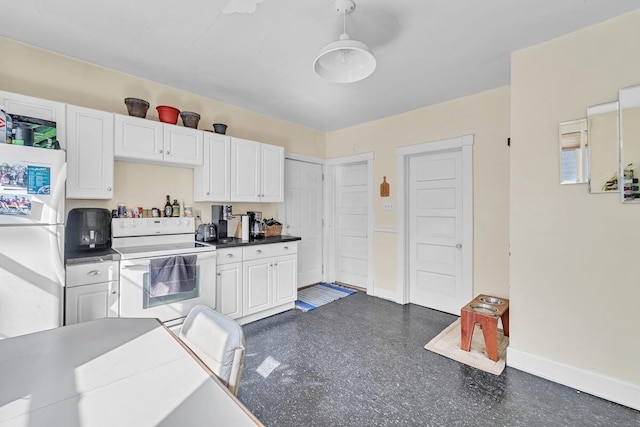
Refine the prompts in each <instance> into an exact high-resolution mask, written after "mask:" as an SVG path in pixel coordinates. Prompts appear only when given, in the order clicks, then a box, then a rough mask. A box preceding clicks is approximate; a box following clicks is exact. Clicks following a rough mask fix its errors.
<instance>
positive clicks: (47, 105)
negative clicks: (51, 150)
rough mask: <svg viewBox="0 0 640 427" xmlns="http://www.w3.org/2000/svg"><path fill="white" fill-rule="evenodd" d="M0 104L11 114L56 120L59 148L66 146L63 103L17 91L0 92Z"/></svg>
mask: <svg viewBox="0 0 640 427" xmlns="http://www.w3.org/2000/svg"><path fill="white" fill-rule="evenodd" d="M0 105H4V107H5V108H6V112H7V113H9V114H11V115H14V114H17V115H20V116H27V117H36V118H38V119H44V120H50V121H52V122H56V137H57V139H58V142H59V143H60V148H62V149H66V148H67V132H66V129H67V128H66V120H65V113H66V108H65V104H63V103H61V102H55V101H49V100H48V99H40V98H33V97H31V96H26V95H19V94H17V93H11V92H0Z"/></svg>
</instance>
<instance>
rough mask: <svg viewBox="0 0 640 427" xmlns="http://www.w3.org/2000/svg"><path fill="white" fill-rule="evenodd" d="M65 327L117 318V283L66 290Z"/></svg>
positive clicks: (97, 284) (104, 283)
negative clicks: (106, 318)
mask: <svg viewBox="0 0 640 427" xmlns="http://www.w3.org/2000/svg"><path fill="white" fill-rule="evenodd" d="M65 309H66V314H65V325H73V324H74V323H80V322H87V321H89V320H94V319H102V318H105V317H118V282H117V281H113V282H102V283H95V284H93V285H84V286H76V287H74V288H67V296H66V304H65Z"/></svg>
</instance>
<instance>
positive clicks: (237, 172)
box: [231, 138, 261, 202]
mask: <svg viewBox="0 0 640 427" xmlns="http://www.w3.org/2000/svg"><path fill="white" fill-rule="evenodd" d="M259 168H260V143H259V142H255V141H249V140H247V139H240V138H231V200H232V201H234V202H259V201H260V189H261V188H260V169H259Z"/></svg>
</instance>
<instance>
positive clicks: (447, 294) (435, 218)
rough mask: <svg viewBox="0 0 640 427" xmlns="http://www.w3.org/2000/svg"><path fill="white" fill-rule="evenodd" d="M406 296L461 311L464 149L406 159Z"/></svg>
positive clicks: (463, 299)
mask: <svg viewBox="0 0 640 427" xmlns="http://www.w3.org/2000/svg"><path fill="white" fill-rule="evenodd" d="M408 195H409V200H408V205H409V218H408V219H409V233H408V235H409V276H410V278H409V295H410V302H412V303H415V304H419V305H422V306H425V307H430V308H434V309H436V310H441V311H444V312H447V313H452V314H459V312H460V308H461V307H462V306H463V305H464V304H466V303H467V302H468V301H466V300H465V299H466V298H467V296H466V292H464V290H463V270H462V251H463V250H464V248H463V247H462V242H463V223H462V213H463V192H462V152H461V151H459V150H458V151H452V152H446V153H435V154H425V155H420V156H414V157H411V158H410V159H409V194H408Z"/></svg>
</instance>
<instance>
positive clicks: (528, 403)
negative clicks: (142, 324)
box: [238, 293, 640, 427]
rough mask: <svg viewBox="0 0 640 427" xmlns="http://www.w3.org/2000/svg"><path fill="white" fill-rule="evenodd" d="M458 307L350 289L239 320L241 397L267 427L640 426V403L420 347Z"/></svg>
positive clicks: (436, 332) (437, 331)
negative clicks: (305, 305)
mask: <svg viewBox="0 0 640 427" xmlns="http://www.w3.org/2000/svg"><path fill="white" fill-rule="evenodd" d="M455 319H456V316H452V315H450V314H445V313H441V312H438V311H435V310H430V309H427V308H424V307H420V306H416V305H412V304H409V305H406V306H402V305H398V304H394V303H392V302H389V301H385V300H381V299H378V298H373V297H369V296H366V295H364V294H363V293H356V294H354V295H352V296H349V297H346V298H343V299H341V300H338V301H336V302H333V303H330V304H328V305H325V306H323V307H320V308H317V309H316V310H313V311H310V312H307V313H303V312H301V311H298V310H291V311H288V312H285V313H282V314H279V315H277V316H272V317H270V318H267V319H263V320H260V321H257V322H254V323H251V324H248V325H245V326H244V332H245V338H246V345H247V354H246V358H245V365H244V372H243V376H242V381H241V385H240V391H239V394H238V397H239V398H240V400H241V401H242V402H243V403H244V404H245V405H246V406H247V408H249V410H250V411H251V412H253V413H254V414H255V415H256V416H257V417H258V419H260V420H261V421H262V422H263V423H264V424H265V425H266V426H269V427H271V426H274V427H275V426H492V427H494V426H640V412H638V411H635V410H633V409H629V408H626V407H623V406H620V405H617V404H614V403H611V402H608V401H606V400H603V399H599V398H597V397H594V396H591V395H588V394H585V393H581V392H579V391H577V390H574V389H571V388H568V387H565V386H562V385H559V384H556V383H553V382H550V381H547V380H544V379H542V378H538V377H536V376H533V375H529V374H527V373H525V372H522V371H518V370H517V369H513V368H509V367H507V368H506V369H505V371H504V372H503V373H502V375H500V376H495V375H492V374H488V373H485V372H483V371H480V370H477V369H475V368H471V367H468V366H466V365H463V364H461V363H458V362H456V361H454V360H450V359H448V358H446V357H443V356H440V355H438V354H435V353H432V352H430V351H428V350H425V349H424V345H425V344H426V343H427V342H428V341H429V340H431V338H433V337H434V336H436V335H437V334H438V333H439V332H440V331H442V330H443V329H444V328H445V327H446V326H447V325H449V324H450V323H451V322H453V321H454V320H455Z"/></svg>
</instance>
